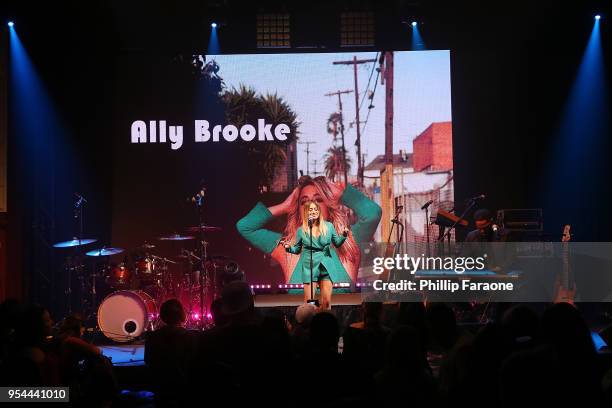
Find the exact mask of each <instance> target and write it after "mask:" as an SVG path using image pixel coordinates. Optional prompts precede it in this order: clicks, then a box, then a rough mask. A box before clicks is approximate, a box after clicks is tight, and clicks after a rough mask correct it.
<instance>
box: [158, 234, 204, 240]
mask: <svg viewBox="0 0 612 408" xmlns="http://www.w3.org/2000/svg"><path fill="white" fill-rule="evenodd" d="M157 239H159V240H160V241H189V240H192V239H195V237H193V236H191V235H180V234H172V235H168V236H165V237H159V238H157Z"/></svg>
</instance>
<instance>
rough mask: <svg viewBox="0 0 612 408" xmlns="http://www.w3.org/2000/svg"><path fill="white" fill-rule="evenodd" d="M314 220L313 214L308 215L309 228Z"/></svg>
mask: <svg viewBox="0 0 612 408" xmlns="http://www.w3.org/2000/svg"><path fill="white" fill-rule="evenodd" d="M314 220H315V219H314V217H313V216H311V215H310V216H308V226H309V227H310V228H312V224H314Z"/></svg>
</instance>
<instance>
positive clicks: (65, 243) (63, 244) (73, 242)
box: [53, 238, 97, 248]
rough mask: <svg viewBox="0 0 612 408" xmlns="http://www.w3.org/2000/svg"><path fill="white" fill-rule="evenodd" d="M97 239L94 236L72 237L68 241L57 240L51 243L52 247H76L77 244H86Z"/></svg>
mask: <svg viewBox="0 0 612 408" xmlns="http://www.w3.org/2000/svg"><path fill="white" fill-rule="evenodd" d="M96 241H97V239H95V238H83V239H78V238H74V239H71V240H70V241H63V242H58V243H55V244H53V247H54V248H72V247H77V246H81V245H87V244H91V243H92V242H96Z"/></svg>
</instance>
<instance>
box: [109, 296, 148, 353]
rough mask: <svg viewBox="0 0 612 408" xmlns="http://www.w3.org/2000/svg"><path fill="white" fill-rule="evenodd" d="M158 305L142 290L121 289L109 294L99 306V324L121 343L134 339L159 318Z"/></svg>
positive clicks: (110, 336) (111, 337)
mask: <svg viewBox="0 0 612 408" xmlns="http://www.w3.org/2000/svg"><path fill="white" fill-rule="evenodd" d="M157 315H158V312H157V305H156V304H155V301H154V300H153V298H152V297H151V296H149V295H148V294H147V293H145V292H143V291H141V290H120V291H117V292H114V293H111V294H110V295H108V296H107V297H106V298H105V299H104V300H103V301H102V303H100V307H99V308H98V326H99V327H100V331H101V332H102V333H103V334H104V335H105V336H106V337H108V338H109V339H111V340H114V341H116V342H119V343H125V342H128V341H131V340H134V339H135V338H137V337H138V336H140V335H141V334H142V333H143V332H144V331H145V330H146V329H147V327H149V326H150V325H152V323H153V322H154V321H155V319H156V318H157Z"/></svg>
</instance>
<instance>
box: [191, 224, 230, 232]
mask: <svg viewBox="0 0 612 408" xmlns="http://www.w3.org/2000/svg"><path fill="white" fill-rule="evenodd" d="M185 231H187V232H191V233H198V232H200V231H204V232H219V231H221V228H220V227H213V226H212V225H202V226H200V227H198V226H195V227H187V228H185Z"/></svg>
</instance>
